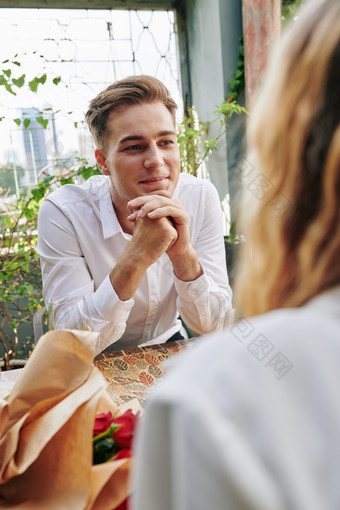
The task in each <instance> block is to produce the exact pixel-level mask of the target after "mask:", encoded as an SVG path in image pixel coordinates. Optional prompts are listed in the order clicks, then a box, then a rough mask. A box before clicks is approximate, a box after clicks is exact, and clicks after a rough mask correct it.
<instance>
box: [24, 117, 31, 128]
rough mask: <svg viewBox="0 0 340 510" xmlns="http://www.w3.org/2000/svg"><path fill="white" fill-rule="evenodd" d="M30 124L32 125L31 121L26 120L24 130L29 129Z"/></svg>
mask: <svg viewBox="0 0 340 510" xmlns="http://www.w3.org/2000/svg"><path fill="white" fill-rule="evenodd" d="M30 124H31V119H24V128H25V129H27V128H28V126H29V125H30Z"/></svg>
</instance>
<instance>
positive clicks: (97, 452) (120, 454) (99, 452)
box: [93, 409, 139, 464]
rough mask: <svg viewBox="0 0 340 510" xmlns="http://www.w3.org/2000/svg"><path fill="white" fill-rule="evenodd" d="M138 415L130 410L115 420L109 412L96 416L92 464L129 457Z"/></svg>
mask: <svg viewBox="0 0 340 510" xmlns="http://www.w3.org/2000/svg"><path fill="white" fill-rule="evenodd" d="M138 415H139V413H137V414H134V413H133V412H132V411H131V409H129V410H128V411H125V413H124V414H122V415H121V416H116V417H115V418H113V417H112V413H111V411H109V412H108V413H100V414H97V416H96V418H95V422H94V427H93V464H102V463H103V462H107V461H109V460H111V459H112V460H119V459H125V458H128V457H131V448H132V440H133V435H134V431H135V427H136V423H137V420H138Z"/></svg>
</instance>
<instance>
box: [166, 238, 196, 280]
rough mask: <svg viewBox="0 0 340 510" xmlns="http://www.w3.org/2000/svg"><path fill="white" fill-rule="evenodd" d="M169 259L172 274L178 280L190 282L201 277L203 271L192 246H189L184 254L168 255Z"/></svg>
mask: <svg viewBox="0 0 340 510" xmlns="http://www.w3.org/2000/svg"><path fill="white" fill-rule="evenodd" d="M169 258H170V260H171V263H172V266H173V269H174V273H175V275H176V276H177V278H179V279H180V280H183V281H185V282H191V281H193V280H197V278H199V277H200V276H202V274H203V270H202V267H201V264H200V263H199V261H198V258H197V253H196V251H195V249H194V248H193V246H191V245H190V247H189V249H188V251H187V253H186V254H183V255H173V254H171V255H170V254H169Z"/></svg>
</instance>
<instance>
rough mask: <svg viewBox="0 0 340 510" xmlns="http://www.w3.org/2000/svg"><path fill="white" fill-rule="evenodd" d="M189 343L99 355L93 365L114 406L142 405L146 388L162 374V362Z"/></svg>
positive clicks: (169, 343)
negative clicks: (98, 372) (100, 374)
mask: <svg viewBox="0 0 340 510" xmlns="http://www.w3.org/2000/svg"><path fill="white" fill-rule="evenodd" d="M192 340H193V339H190V340H179V341H176V342H168V343H165V344H157V345H150V346H148V347H138V348H135V349H127V350H126V351H116V352H110V353H105V354H104V353H102V354H99V355H98V356H97V357H96V358H95V361H94V364H95V366H96V367H97V368H99V370H100V371H101V372H102V374H103V375H104V377H105V379H106V380H107V382H108V383H109V386H108V389H107V393H108V395H109V396H110V397H111V398H112V400H113V402H114V403H115V404H117V405H120V404H123V403H125V402H128V401H129V400H131V399H135V398H137V399H138V400H139V402H140V403H141V404H143V401H144V400H145V398H146V397H147V394H148V390H150V387H151V386H153V385H154V384H155V382H156V381H157V379H158V378H159V377H161V376H162V375H163V374H164V373H165V369H164V367H163V361H164V360H166V359H168V358H170V357H171V356H173V355H174V354H176V353H177V352H179V351H181V350H182V349H184V348H187V347H188V345H190V343H191V342H192Z"/></svg>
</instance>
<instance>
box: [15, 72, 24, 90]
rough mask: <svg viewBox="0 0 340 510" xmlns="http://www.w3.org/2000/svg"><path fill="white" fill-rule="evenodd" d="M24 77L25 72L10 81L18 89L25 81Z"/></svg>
mask: <svg viewBox="0 0 340 510" xmlns="http://www.w3.org/2000/svg"><path fill="white" fill-rule="evenodd" d="M25 77H26V74H22V75H21V76H20V78H13V80H12V82H13V83H14V85H16V86H17V87H18V88H19V89H20V88H21V87H22V86H23V85H24V83H25Z"/></svg>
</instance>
